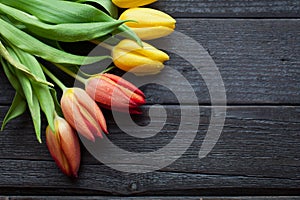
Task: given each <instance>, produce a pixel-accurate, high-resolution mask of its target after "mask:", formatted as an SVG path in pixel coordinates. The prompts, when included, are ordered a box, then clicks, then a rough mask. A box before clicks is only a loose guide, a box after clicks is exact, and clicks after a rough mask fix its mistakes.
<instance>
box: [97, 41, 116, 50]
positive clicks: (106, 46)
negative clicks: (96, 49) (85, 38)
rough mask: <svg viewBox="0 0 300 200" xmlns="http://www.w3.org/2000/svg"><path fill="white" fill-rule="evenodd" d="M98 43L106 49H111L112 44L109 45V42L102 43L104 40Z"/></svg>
mask: <svg viewBox="0 0 300 200" xmlns="http://www.w3.org/2000/svg"><path fill="white" fill-rule="evenodd" d="M99 45H100V46H102V47H104V48H105V49H108V50H111V51H112V50H113V48H114V47H113V46H111V45H109V44H106V43H104V42H101V43H99Z"/></svg>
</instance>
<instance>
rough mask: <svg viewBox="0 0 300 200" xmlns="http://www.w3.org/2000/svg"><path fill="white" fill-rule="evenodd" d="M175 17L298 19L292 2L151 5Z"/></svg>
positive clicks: (200, 0) (185, 0)
mask: <svg viewBox="0 0 300 200" xmlns="http://www.w3.org/2000/svg"><path fill="white" fill-rule="evenodd" d="M151 7H153V8H157V9H160V10H163V11H165V12H167V13H170V14H171V15H173V16H175V17H202V18H203V17H224V18H234V17H235V18H258V17H259V18H284V17H297V18H298V17H299V16H300V13H299V11H300V2H299V1H294V0H286V1H283V0H274V1H268V0H263V1H260V0H169V1H158V2H156V3H155V4H153V5H151Z"/></svg>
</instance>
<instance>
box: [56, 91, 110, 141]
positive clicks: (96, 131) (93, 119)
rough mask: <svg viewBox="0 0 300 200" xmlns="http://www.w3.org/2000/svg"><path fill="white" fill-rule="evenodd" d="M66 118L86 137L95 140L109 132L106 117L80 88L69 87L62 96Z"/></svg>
mask: <svg viewBox="0 0 300 200" xmlns="http://www.w3.org/2000/svg"><path fill="white" fill-rule="evenodd" d="M61 108H62V111H63V114H64V116H65V118H66V120H67V121H68V122H69V123H70V125H71V126H72V127H73V128H74V129H76V130H77V131H78V132H79V133H80V134H81V135H82V136H84V137H85V138H87V139H89V140H91V141H93V142H94V141H95V136H99V137H101V138H102V137H103V136H102V132H105V133H108V132H107V127H106V122H105V118H104V116H103V114H102V112H101V110H100V108H99V107H98V105H97V104H96V102H95V101H94V100H93V99H92V98H91V97H90V96H89V95H88V94H87V93H86V92H85V91H84V90H82V89H80V88H68V89H66V90H65V91H64V93H63V96H62V98H61Z"/></svg>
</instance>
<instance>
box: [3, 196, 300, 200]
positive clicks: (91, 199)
mask: <svg viewBox="0 0 300 200" xmlns="http://www.w3.org/2000/svg"><path fill="white" fill-rule="evenodd" d="M299 198H300V197H296V196H278V197H271V196H263V197H258V196H257V197H245V196H241V197H201V196H199V197H196V196H194V197H187V196H185V197H180V196H177V197H162V196H161V197H156V196H149V197H111V196H85V197H78V196H59V197H58V196H54V197H51V196H24V197H19V196H3V197H0V200H35V199H40V200H48V199H50V200H53V199H61V200H65V199H74V200H78V199H86V200H98V199H99V200H102V199H105V200H106V199H112V200H123V199H124V200H139V199H141V200H146V199H153V200H183V199H185V200H277V199H283V200H286V199H287V200H297V199H299Z"/></svg>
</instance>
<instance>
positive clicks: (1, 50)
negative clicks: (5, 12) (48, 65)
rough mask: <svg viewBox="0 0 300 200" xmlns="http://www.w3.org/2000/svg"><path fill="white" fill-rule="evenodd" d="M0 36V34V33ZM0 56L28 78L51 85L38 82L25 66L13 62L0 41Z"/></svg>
mask: <svg viewBox="0 0 300 200" xmlns="http://www.w3.org/2000/svg"><path fill="white" fill-rule="evenodd" d="M0 20H1V19H0ZM0 34H1V32H0ZM0 55H1V56H2V57H3V58H4V59H6V60H7V61H8V63H10V64H11V65H12V66H13V67H15V68H17V69H18V70H20V71H22V72H23V73H24V74H26V75H27V76H28V77H30V78H32V79H33V80H35V81H37V82H40V83H43V84H46V85H52V84H51V83H49V82H44V81H43V80H39V79H38V78H37V77H36V76H35V75H33V74H32V73H31V72H30V71H29V70H28V68H27V67H26V66H24V65H23V64H21V63H20V62H18V61H17V60H15V59H14V58H13V57H12V56H11V55H10V53H9V52H8V51H7V49H6V48H5V46H4V45H3V44H2V42H1V41H0Z"/></svg>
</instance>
